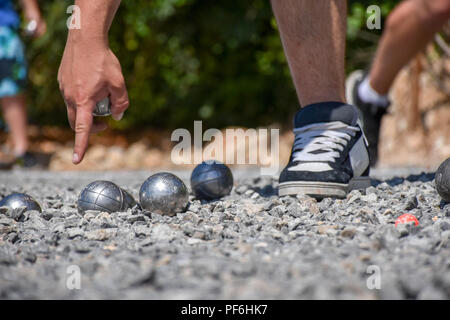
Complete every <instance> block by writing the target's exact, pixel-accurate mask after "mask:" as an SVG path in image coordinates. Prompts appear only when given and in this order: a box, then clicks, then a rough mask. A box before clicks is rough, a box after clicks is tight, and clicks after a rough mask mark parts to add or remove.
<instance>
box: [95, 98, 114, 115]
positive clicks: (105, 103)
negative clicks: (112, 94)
mask: <svg viewBox="0 0 450 320" xmlns="http://www.w3.org/2000/svg"><path fill="white" fill-rule="evenodd" d="M92 114H93V115H94V116H95V117H107V116H110V115H111V102H110V101H109V98H108V97H106V98H105V99H103V100H100V101H99V102H98V103H97V105H96V107H95V109H94V112H93V113H92Z"/></svg>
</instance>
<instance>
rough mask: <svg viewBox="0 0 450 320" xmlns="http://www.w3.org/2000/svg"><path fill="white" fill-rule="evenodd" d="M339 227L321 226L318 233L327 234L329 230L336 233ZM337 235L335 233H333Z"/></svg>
mask: <svg viewBox="0 0 450 320" xmlns="http://www.w3.org/2000/svg"><path fill="white" fill-rule="evenodd" d="M336 228H337V226H330V225H321V226H319V227H318V228H317V233H319V234H327V233H328V231H329V230H334V231H336ZM333 234H335V233H333Z"/></svg>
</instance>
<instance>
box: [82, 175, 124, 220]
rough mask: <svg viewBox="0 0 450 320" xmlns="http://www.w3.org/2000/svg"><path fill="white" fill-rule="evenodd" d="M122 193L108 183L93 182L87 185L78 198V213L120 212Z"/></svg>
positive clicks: (115, 186) (113, 184)
mask: <svg viewBox="0 0 450 320" xmlns="http://www.w3.org/2000/svg"><path fill="white" fill-rule="evenodd" d="M123 198H124V197H123V191H122V189H121V188H120V187H118V186H117V185H116V184H115V183H113V182H110V181H94V182H92V183H90V184H88V185H87V186H86V187H85V188H84V189H83V190H82V191H81V193H80V196H79V197H78V211H79V212H80V213H84V212H85V211H87V210H96V211H106V212H108V213H111V212H117V211H121V210H122V207H123Z"/></svg>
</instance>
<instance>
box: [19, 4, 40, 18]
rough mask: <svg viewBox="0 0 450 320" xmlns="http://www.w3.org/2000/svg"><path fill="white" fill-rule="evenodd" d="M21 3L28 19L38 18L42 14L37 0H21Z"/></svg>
mask: <svg viewBox="0 0 450 320" xmlns="http://www.w3.org/2000/svg"><path fill="white" fill-rule="evenodd" d="M20 5H21V7H22V9H23V11H24V13H25V17H26V19H28V20H32V19H36V17H39V16H40V15H41V13H40V11H39V5H38V3H37V0H20Z"/></svg>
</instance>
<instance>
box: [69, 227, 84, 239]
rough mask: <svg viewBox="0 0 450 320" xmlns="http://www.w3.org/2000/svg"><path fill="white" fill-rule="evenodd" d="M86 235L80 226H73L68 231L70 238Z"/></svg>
mask: <svg viewBox="0 0 450 320" xmlns="http://www.w3.org/2000/svg"><path fill="white" fill-rule="evenodd" d="M83 235H84V231H83V230H81V229H80V228H72V229H69V230H68V231H67V237H68V238H69V239H73V238H75V237H82V236H83Z"/></svg>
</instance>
